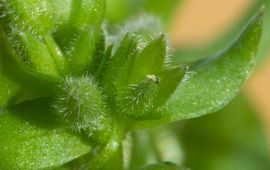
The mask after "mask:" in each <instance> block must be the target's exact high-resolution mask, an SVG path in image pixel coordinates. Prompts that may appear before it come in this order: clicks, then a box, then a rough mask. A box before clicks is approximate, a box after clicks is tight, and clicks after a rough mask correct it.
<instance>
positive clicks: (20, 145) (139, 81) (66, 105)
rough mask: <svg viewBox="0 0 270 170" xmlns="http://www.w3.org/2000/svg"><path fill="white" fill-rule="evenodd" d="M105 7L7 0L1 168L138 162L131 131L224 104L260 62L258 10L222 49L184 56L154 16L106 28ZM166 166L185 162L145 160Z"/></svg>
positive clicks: (0, 47)
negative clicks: (175, 57)
mask: <svg viewBox="0 0 270 170" xmlns="http://www.w3.org/2000/svg"><path fill="white" fill-rule="evenodd" d="M105 6H106V4H105V1H104V0H60V1H53V0H50V1H45V0H39V1H33V0H23V1H22V0H1V1H0V16H1V20H0V22H1V27H0V33H1V35H0V82H1V84H0V97H1V98H0V107H1V108H2V109H1V112H0V134H1V135H0V168H1V169H44V168H45V169H54V168H55V169H123V168H125V169H129V168H139V167H130V166H129V165H130V164H129V163H130V161H131V160H128V159H129V157H128V156H125V154H123V153H126V152H129V151H128V148H129V147H125V144H123V143H122V141H123V139H124V138H125V136H126V134H127V133H128V132H130V131H134V130H139V129H144V128H147V127H153V126H157V125H161V124H164V123H168V122H172V121H177V120H182V119H189V118H194V117H198V116H202V115H204V114H207V113H211V112H214V111H216V110H219V109H220V108H222V107H223V106H225V105H226V104H227V103H228V102H229V101H230V100H231V99H232V98H233V97H234V96H235V95H236V94H237V93H238V92H239V90H240V88H241V86H242V85H243V83H244V82H245V80H246V79H247V77H248V75H249V74H250V71H251V70H252V68H253V66H254V64H255V62H256V52H257V46H258V43H259V40H260V35H261V31H262V15H261V13H260V14H257V15H256V16H255V17H253V18H252V19H251V21H250V22H249V23H248V25H247V26H246V27H245V30H244V31H243V33H242V34H241V35H240V36H239V37H238V40H237V41H235V42H233V43H232V45H231V46H230V47H228V48H226V49H225V50H224V51H222V52H220V53H219V54H218V55H216V56H214V57H210V58H207V59H205V60H199V61H196V62H193V63H189V64H188V65H187V64H184V63H183V64H181V65H177V64H175V63H173V62H172V61H171V53H170V51H171V49H170V45H169V44H170V43H169V40H168V39H167V36H166V34H164V33H160V32H162V26H157V27H155V28H154V29H153V28H150V27H149V23H151V24H153V23H154V24H155V25H159V22H158V21H157V20H156V19H155V18H154V17H148V19H146V21H147V23H145V20H143V21H142V20H139V21H129V22H127V23H126V24H125V25H123V26H122V28H121V27H120V28H119V27H113V26H109V25H107V26H105V28H104V27H102V23H103V19H104V17H105ZM108 27H109V28H108ZM124 29H125V31H123V30H124ZM127 143H128V142H127ZM116 160H117V161H116ZM119 160H122V162H121V161H120V162H119ZM164 168H165V169H181V168H180V167H177V165H175V164H172V163H157V164H156V165H149V166H144V167H142V169H164Z"/></svg>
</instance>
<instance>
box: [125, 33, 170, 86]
mask: <svg viewBox="0 0 270 170" xmlns="http://www.w3.org/2000/svg"><path fill="white" fill-rule="evenodd" d="M166 52H167V46H166V41H165V38H164V36H160V37H158V38H157V39H155V40H153V41H152V42H150V43H149V44H148V45H147V46H146V47H145V48H144V49H143V50H142V51H141V52H140V53H139V54H138V55H137V56H136V57H135V58H134V61H133V64H132V66H131V67H132V68H131V72H130V75H129V76H130V78H129V81H128V82H129V83H130V84H137V83H138V82H140V81H142V80H143V79H145V76H146V75H157V74H158V73H159V72H160V71H161V70H162V69H163V67H164V65H165V59H166Z"/></svg>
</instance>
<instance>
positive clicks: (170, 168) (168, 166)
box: [137, 162, 188, 170]
mask: <svg viewBox="0 0 270 170" xmlns="http://www.w3.org/2000/svg"><path fill="white" fill-rule="evenodd" d="M137 170H188V169H187V168H184V167H178V166H177V165H175V164H173V163H170V162H165V163H159V164H153V165H147V166H144V167H142V168H139V169H137Z"/></svg>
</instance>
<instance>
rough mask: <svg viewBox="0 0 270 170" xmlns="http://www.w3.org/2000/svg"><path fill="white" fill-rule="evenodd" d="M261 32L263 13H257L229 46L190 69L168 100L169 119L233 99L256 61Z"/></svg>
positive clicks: (205, 110)
mask: <svg viewBox="0 0 270 170" xmlns="http://www.w3.org/2000/svg"><path fill="white" fill-rule="evenodd" d="M261 32H262V15H261V14H259V15H257V16H256V17H254V18H253V19H252V20H251V22H250V23H249V24H248V26H247V28H246V29H245V31H244V32H243V34H242V35H241V36H240V37H239V39H238V40H237V41H236V42H235V43H234V44H232V46H231V47H230V48H228V49H226V50H225V51H223V52H222V53H220V54H219V55H218V56H215V57H213V58H210V59H207V60H204V61H201V62H199V63H197V65H196V66H194V67H193V68H191V69H190V70H189V71H188V73H187V74H186V75H185V78H184V79H183V81H182V83H181V84H180V85H179V87H178V88H177V90H176V91H175V93H174V95H173V96H172V97H171V98H170V99H169V101H168V110H169V113H170V117H171V119H172V120H180V119H188V118H193V117H198V116H201V115H204V114H207V113H211V112H214V111H217V110H219V109H220V108H222V107H223V106H224V105H226V104H227V103H228V102H229V101H230V100H232V98H233V97H234V96H235V95H236V94H237V93H238V92H239V90H240V89H241V87H242V85H243V83H244V82H245V80H246V79H247V77H248V76H249V74H250V71H251V70H252V68H253V66H254V65H255V63H256V60H257V57H256V52H257V46H258V44H259V40H260V37H261Z"/></svg>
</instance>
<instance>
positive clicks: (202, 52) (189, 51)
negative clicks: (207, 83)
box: [172, 0, 267, 65]
mask: <svg viewBox="0 0 270 170" xmlns="http://www.w3.org/2000/svg"><path fill="white" fill-rule="evenodd" d="M261 7H262V0H256V2H254V4H253V5H252V7H251V8H250V9H249V10H248V12H247V13H246V14H245V16H244V17H243V18H242V19H240V21H239V22H238V23H236V24H234V26H232V28H231V29H230V30H228V32H226V33H225V34H224V35H222V36H221V37H219V38H218V39H217V40H215V41H213V42H211V43H209V44H205V45H204V46H202V47H199V48H192V47H191V48H181V47H176V50H175V54H174V55H173V57H172V60H173V63H175V64H176V65H178V64H182V63H187V62H194V61H198V60H201V59H205V58H208V57H210V56H213V55H215V54H216V53H218V52H219V51H221V50H222V49H224V48H226V47H228V46H229V45H230V44H231V42H233V41H234V40H235V37H238V35H239V32H241V30H242V29H243V27H245V26H246V23H247V22H248V20H249V19H250V18H251V17H252V16H253V15H254V13H256V12H257V11H259V9H260V8H261ZM266 13H267V12H266ZM176 46H177V44H176Z"/></svg>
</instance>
